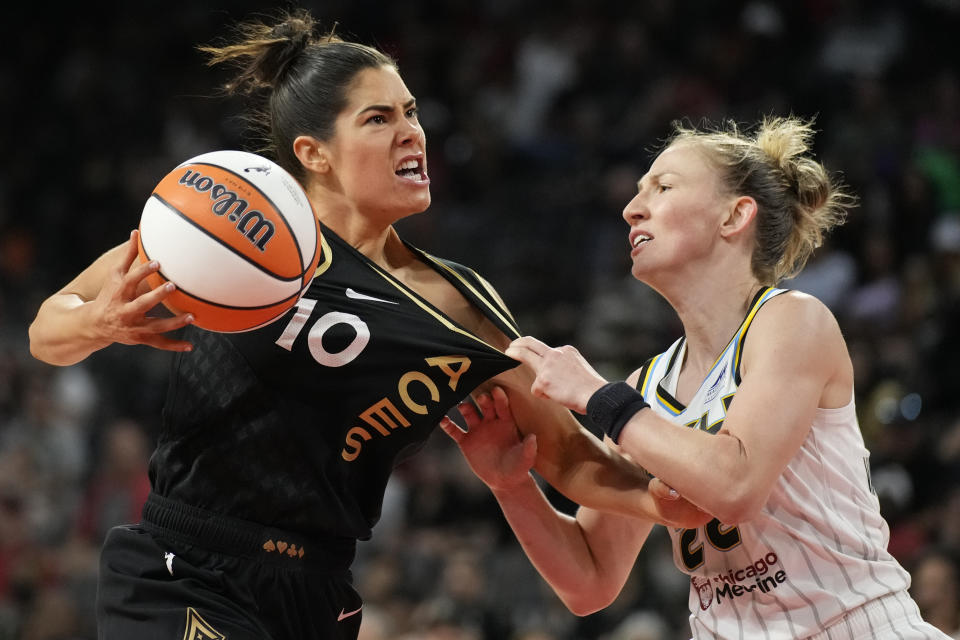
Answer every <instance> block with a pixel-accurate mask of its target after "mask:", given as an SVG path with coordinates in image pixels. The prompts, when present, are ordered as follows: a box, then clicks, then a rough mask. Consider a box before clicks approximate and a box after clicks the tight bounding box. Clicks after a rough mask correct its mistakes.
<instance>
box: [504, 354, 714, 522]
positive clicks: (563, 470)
mask: <svg viewBox="0 0 960 640" xmlns="http://www.w3.org/2000/svg"><path fill="white" fill-rule="evenodd" d="M534 379H535V376H534V373H533V370H532V369H531V368H530V367H529V366H526V365H522V366H520V367H516V368H515V369H512V370H510V371H508V372H506V373H503V374H501V375H499V376H497V377H496V378H494V379H493V381H492V383H493V384H496V385H498V386H500V387H502V388H503V389H504V391H505V392H506V395H507V397H508V399H509V406H510V409H511V411H512V414H513V416H514V418H515V420H516V425H517V429H518V430H519V432H520V433H521V434H523V435H528V434H531V435H536V442H537V456H536V461H535V464H534V470H535V471H536V472H537V473H538V474H539V475H540V476H542V477H543V479H544V480H546V481H547V482H548V483H549V484H550V485H551V486H552V487H554V488H555V489H557V491H559V492H560V493H562V494H563V495H565V496H566V497H567V498H569V499H570V500H572V501H574V502H575V503H577V504H578V505H582V506H585V507H590V508H593V509H597V510H600V511H607V512H613V513H619V514H622V515H628V516H634V517H640V518H645V519H648V520H651V521H653V522H658V523H661V524H667V525H671V526H682V527H684V528H693V527H697V526H700V525H702V524H704V523H706V522H708V521H710V520H711V519H712V517H711V516H710V515H709V514H706V513H704V512H702V511H700V510H698V509H696V508H695V507H693V505H691V504H689V503H688V502H687V501H686V500H680V501H676V502H664V501H659V500H656V499H654V496H653V495H651V492H650V491H649V490H648V489H649V486H648V485H649V483H650V475H649V474H648V473H647V472H646V471H645V470H644V468H642V467H641V466H639V465H638V464H636V463H634V462H632V461H630V460H628V459H627V458H625V457H624V456H622V455H620V454H619V453H618V452H617V451H616V450H614V449H613V448H611V447H608V446H606V445H605V444H604V443H603V442H601V441H600V440H598V439H597V438H596V437H595V436H594V435H593V434H591V433H590V432H589V431H587V430H586V429H584V428H583V426H581V425H580V423H579V422H578V421H577V419H576V418H575V417H574V416H573V414H571V413H570V411H568V410H567V409H566V408H564V407H562V406H560V405H559V404H556V403H554V402H550V401H548V400H546V399H545V398H541V397H537V396H535V395H534V394H533V393H531V391H530V390H531V386H532V384H533V381H534ZM681 495H682V494H681Z"/></svg>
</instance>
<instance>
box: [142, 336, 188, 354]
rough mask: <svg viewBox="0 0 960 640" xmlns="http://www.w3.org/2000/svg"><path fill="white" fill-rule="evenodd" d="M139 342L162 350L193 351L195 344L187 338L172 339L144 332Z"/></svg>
mask: <svg viewBox="0 0 960 640" xmlns="http://www.w3.org/2000/svg"><path fill="white" fill-rule="evenodd" d="M137 344H143V345H146V346H148V347H153V348H154V349H160V350H162V351H193V344H192V343H190V342H187V341H186V340H171V339H170V338H167V337H166V336H164V335H161V334H159V333H157V334H144V335H142V336H140V339H139V340H138V341H137Z"/></svg>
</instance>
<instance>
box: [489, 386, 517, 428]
mask: <svg viewBox="0 0 960 640" xmlns="http://www.w3.org/2000/svg"><path fill="white" fill-rule="evenodd" d="M490 395H491V397H492V398H493V410H494V411H495V412H496V415H497V418H499V419H500V420H512V419H513V412H511V411H510V398H509V397H507V392H506V391H504V389H503V387H494V388H493V389H492V390H491V391H490Z"/></svg>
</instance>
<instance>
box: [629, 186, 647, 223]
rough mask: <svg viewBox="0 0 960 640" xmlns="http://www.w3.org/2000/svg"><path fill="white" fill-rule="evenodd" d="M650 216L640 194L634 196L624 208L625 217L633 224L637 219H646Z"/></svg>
mask: <svg viewBox="0 0 960 640" xmlns="http://www.w3.org/2000/svg"><path fill="white" fill-rule="evenodd" d="M648 216H649V213H648V211H647V207H646V204H645V203H644V202H643V200H642V199H641V197H640V194H639V193H638V194H637V195H635V196H633V199H632V200H630V202H628V203H627V206H625V207H624V208H623V219H624V220H626V222H627V224H629V225H632V224H633V223H634V222H635V221H637V220H645V219H647V217H648Z"/></svg>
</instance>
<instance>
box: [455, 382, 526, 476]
mask: <svg viewBox="0 0 960 640" xmlns="http://www.w3.org/2000/svg"><path fill="white" fill-rule="evenodd" d="M476 403H477V406H476V407H474V406H473V405H472V404H470V403H469V402H463V403H461V404H460V405H459V406H458V407H457V408H458V410H459V411H460V415H462V416H463V419H464V422H466V423H467V429H468V430H467V431H464V430H463V429H461V428H460V427H459V426H458V425H457V424H456V423H455V422H453V420H451V419H450V418H447V417H444V418H443V420H441V421H440V428H441V429H443V431H444V433H446V434H447V435H448V436H450V437H451V438H452V439H453V441H454V442H456V443H457V446H459V447H460V451H462V452H463V456H464V457H465V458H466V459H467V463H468V464H469V465H470V468H471V469H472V470H473V472H474V473H475V474H476V475H477V477H478V478H480V479H481V480H483V482H484V483H485V484H486V485H487V486H488V487H490V488H491V489H492V490H494V491H504V490H508V489H510V488H512V487H515V486H516V485H517V484H519V483H520V482H523V481H525V480H526V479H528V477H529V473H530V469H531V467H533V462H534V460H535V459H536V457H537V437H536V435H534V434H532V433H529V434H527V435H526V436H523V437H522V438H521V436H520V432H519V431H517V425H516V423H515V422H514V421H513V414H512V413H511V412H510V403H509V401H508V400H507V394H506V392H504V390H503V389H502V388H500V387H494V388H493V389H492V390H491V392H490V393H489V394H487V393H482V394H480V395H478V396H477V398H476ZM477 409H479V411H478V410H477Z"/></svg>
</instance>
